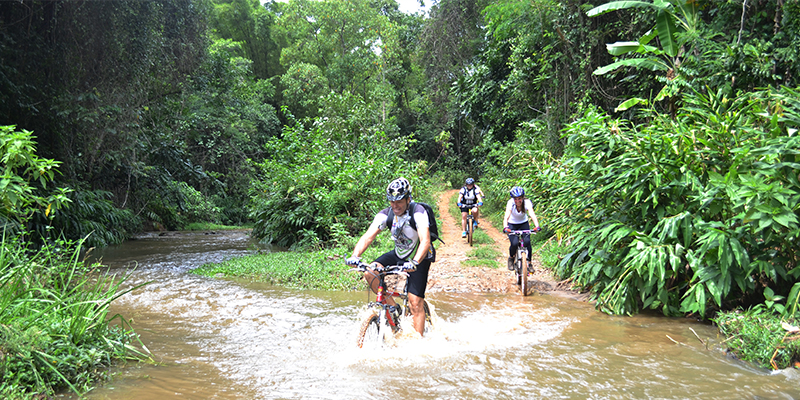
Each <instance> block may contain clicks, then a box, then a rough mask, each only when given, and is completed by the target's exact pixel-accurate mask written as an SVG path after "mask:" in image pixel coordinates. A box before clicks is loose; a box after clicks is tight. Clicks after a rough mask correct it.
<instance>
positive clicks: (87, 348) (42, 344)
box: [0, 237, 147, 399]
mask: <svg viewBox="0 0 800 400" xmlns="http://www.w3.org/2000/svg"><path fill="white" fill-rule="evenodd" d="M81 244H82V241H81V242H78V243H72V242H66V241H58V242H56V243H53V244H46V245H44V246H43V247H41V248H39V249H37V250H31V249H29V248H28V246H27V244H26V243H24V242H22V241H21V240H20V239H16V238H6V237H4V238H3V240H2V246H0V377H2V379H1V380H0V397H3V398H15V399H25V398H41V397H42V396H52V395H53V394H55V393H56V392H57V391H60V390H63V389H69V390H71V391H73V392H75V393H77V394H81V393H85V392H86V391H88V390H90V389H91V388H92V386H93V384H94V383H95V382H96V381H98V380H99V379H102V378H104V376H105V373H106V372H105V371H106V367H108V366H109V365H111V364H112V363H113V362H114V361H115V360H122V359H131V358H132V359H145V358H147V355H146V354H145V353H146V352H147V350H146V349H145V348H144V347H143V346H141V348H142V349H143V350H140V349H137V348H136V347H134V346H133V344H132V342H133V341H134V340H136V336H135V334H134V332H133V330H132V329H131V328H130V325H129V324H128V322H127V321H126V320H125V319H124V318H123V317H122V316H120V315H113V316H109V306H110V304H111V302H112V301H114V300H115V299H117V298H118V297H119V296H121V295H123V294H125V293H127V292H129V291H130V290H133V289H134V288H131V289H127V290H121V289H120V285H121V284H122V283H123V282H124V281H125V277H117V276H115V275H108V274H105V273H103V271H101V267H102V266H101V265H99V264H92V265H87V264H85V263H84V262H83V260H82V259H81V255H82V246H81ZM112 321H116V322H115V324H114V325H111V324H110V323H111V322H112Z"/></svg>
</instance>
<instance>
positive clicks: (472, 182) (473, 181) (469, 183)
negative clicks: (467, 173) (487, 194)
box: [465, 178, 475, 185]
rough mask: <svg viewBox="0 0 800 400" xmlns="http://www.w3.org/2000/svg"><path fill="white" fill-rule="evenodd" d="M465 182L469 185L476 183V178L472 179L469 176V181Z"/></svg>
mask: <svg viewBox="0 0 800 400" xmlns="http://www.w3.org/2000/svg"><path fill="white" fill-rule="evenodd" d="M465 183H466V184H467V185H474V184H475V179H472V178H467V181H466V182H465Z"/></svg>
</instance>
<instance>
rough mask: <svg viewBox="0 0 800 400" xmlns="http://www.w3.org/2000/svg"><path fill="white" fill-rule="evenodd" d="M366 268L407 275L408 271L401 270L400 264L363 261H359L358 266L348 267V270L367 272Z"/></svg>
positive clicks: (388, 273) (387, 273)
mask: <svg viewBox="0 0 800 400" xmlns="http://www.w3.org/2000/svg"><path fill="white" fill-rule="evenodd" d="M368 269H371V270H373V271H375V272H378V273H380V274H382V275H403V276H406V277H407V276H408V272H406V271H403V266H402V265H387V266H379V265H377V264H374V265H373V264H367V263H365V262H359V263H358V266H356V267H353V268H350V272H367V270H368Z"/></svg>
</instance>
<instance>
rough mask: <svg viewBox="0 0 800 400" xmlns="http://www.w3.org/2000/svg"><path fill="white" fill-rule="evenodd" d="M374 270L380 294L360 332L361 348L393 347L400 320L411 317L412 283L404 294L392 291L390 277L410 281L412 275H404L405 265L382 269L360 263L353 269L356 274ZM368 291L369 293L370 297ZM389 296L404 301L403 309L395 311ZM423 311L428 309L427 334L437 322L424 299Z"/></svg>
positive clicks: (368, 311) (358, 339) (359, 344)
mask: <svg viewBox="0 0 800 400" xmlns="http://www.w3.org/2000/svg"><path fill="white" fill-rule="evenodd" d="M370 269H371V270H372V271H373V272H374V273H375V274H376V278H377V279H379V281H378V293H377V295H376V296H375V301H371V302H368V303H367V311H366V313H365V316H364V317H363V319H362V320H361V325H360V327H359V331H358V338H357V344H358V347H359V348H362V347H363V346H364V344H365V343H369V344H384V343H387V344H389V343H391V342H392V341H393V340H394V336H395V334H397V333H399V332H400V330H401V328H400V317H401V316H409V315H411V311H410V309H409V307H408V281H407V280H406V282H405V283H404V284H403V290H402V291H401V292H397V291H393V290H389V289H387V287H386V277H387V276H388V275H400V276H404V277H406V278H407V277H408V273H407V272H404V271H403V266H402V265H390V266H386V267H379V266H378V265H377V264H374V263H373V264H366V263H363V262H362V263H359V264H358V266H357V267H353V268H351V269H350V271H352V272H360V273H364V272H367V271H368V270H370ZM369 290H370V289H369V288H367V293H369ZM387 296H394V297H399V298H400V299H402V300H403V305H402V306H401V305H400V304H398V305H397V307H399V309H395V310H392V309H391V308H392V307H391V306H390V305H389V304H388V303H387V302H386V298H387ZM423 308H424V309H425V330H424V332H425V333H427V332H429V331H430V330H431V329H433V320H432V319H431V310H430V306H429V305H428V301H427V300H424V299H423Z"/></svg>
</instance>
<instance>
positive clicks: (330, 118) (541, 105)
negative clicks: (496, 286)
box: [0, 0, 800, 319]
mask: <svg viewBox="0 0 800 400" xmlns="http://www.w3.org/2000/svg"><path fill="white" fill-rule="evenodd" d="M428 5H429V6H430V8H429V12H428V13H427V14H425V15H422V14H414V15H408V14H405V13H402V12H400V11H398V5H397V3H396V1H394V0H320V1H316V0H288V1H286V2H265V3H263V4H262V3H261V2H259V1H258V0H170V1H166V0H148V1H140V0H130V1H126V0H119V1H113V2H103V1H81V0H78V1H75V0H72V1H59V0H21V1H15V2H0V59H2V62H1V63H0V125H3V126H6V128H4V131H3V135H6V134H7V133H10V132H21V131H23V130H24V131H27V132H33V135H34V137H35V139H34V140H35V141H36V143H37V144H38V152H39V156H41V157H42V158H44V159H52V160H56V162H59V163H60V166H59V171H60V174H58V175H56V176H55V179H56V185H57V186H58V187H63V188H68V189H65V191H64V193H63V194H62V195H63V196H66V197H67V198H68V199H69V201H63V202H62V203H63V204H64V207H61V208H58V209H56V210H55V212H53V211H54V209H53V207H51V206H50V203H49V202H42V203H37V204H33V205H31V210H32V211H31V212H32V214H33V215H31V217H30V218H28V219H26V220H25V225H26V226H25V227H24V228H26V231H27V232H38V233H39V235H38V237H44V238H48V237H55V236H57V235H58V234H63V235H66V237H69V238H79V237H84V236H86V235H89V234H90V233H91V235H90V236H89V239H88V240H89V241H90V243H91V244H93V245H104V244H108V243H114V242H118V241H120V240H123V239H124V238H126V237H128V236H129V235H130V234H131V233H133V232H137V231H139V230H141V229H152V228H155V229H180V228H183V227H185V226H187V224H190V223H193V222H212V223H222V224H232V225H240V224H253V226H254V231H253V232H254V234H255V235H257V236H258V237H260V238H262V239H264V240H265V241H271V242H273V243H276V244H280V245H282V246H293V247H295V248H298V247H301V248H321V247H326V246H330V245H335V244H340V243H342V242H343V241H344V238H346V237H350V236H356V235H359V234H360V233H361V232H362V231H363V230H364V229H365V227H366V225H367V223H368V222H369V219H370V216H371V214H372V213H374V212H375V211H377V210H378V209H379V208H380V207H383V206H384V201H383V197H382V196H381V191H382V189H383V188H384V187H385V185H386V183H387V182H388V181H389V180H391V179H392V178H394V177H396V176H399V175H403V176H406V177H408V178H409V179H410V180H411V181H412V183H413V184H414V186H415V189H416V190H417V196H418V197H419V198H422V199H423V200H425V195H426V193H428V192H429V190H430V188H431V186H432V185H434V183H433V182H436V181H437V180H444V181H447V182H449V183H450V185H452V186H454V187H457V186H460V184H461V182H463V180H464V178H465V177H467V176H472V177H475V178H478V179H479V182H480V183H481V186H482V187H483V188H484V189H485V190H487V192H488V195H489V196H488V200H487V202H486V203H487V204H486V206H485V208H486V209H487V211H488V212H492V211H493V212H499V210H501V209H502V207H503V205H504V203H505V201H506V199H507V190H508V188H509V187H511V186H513V185H522V186H524V187H525V188H526V190H527V191H528V193H529V194H530V197H532V198H533V199H534V202H535V204H536V206H537V213H539V214H540V220H541V221H543V222H544V224H545V226H546V228H547V229H546V231H547V232H549V233H550V234H551V235H556V238H557V239H558V240H559V241H561V242H562V243H566V244H568V246H567V247H568V248H570V249H571V250H570V251H569V252H568V253H567V254H565V255H564V257H563V259H562V261H561V262H560V263H559V264H558V265H557V266H556V268H555V270H556V272H557V273H558V274H559V275H560V277H562V278H569V279H572V280H573V281H574V282H576V283H578V284H579V285H581V286H582V287H584V288H585V289H587V290H590V291H591V292H592V293H593V296H594V299H595V300H597V304H598V307H600V308H601V309H603V310H605V311H607V312H611V313H620V314H626V313H635V312H637V311H639V310H641V309H655V310H659V311H661V312H663V313H664V314H667V315H681V314H692V315H698V316H701V317H706V318H708V317H713V316H714V315H715V314H716V312H717V311H720V310H730V309H733V308H736V307H740V306H743V307H749V306H752V305H756V304H767V303H765V301H766V302H772V303H769V304H771V307H770V310H771V311H774V312H776V313H778V315H781V316H783V317H785V318H790V319H791V318H797V317H798V313H797V304H798V299H799V297H798V296H800V284H798V280H799V279H798V275H799V274H800V269H798V268H797V261H798V259H797V256H796V254H795V251H794V248H796V247H797V240H798V232H800V231H798V212H799V211H798V208H799V207H800V206H799V205H798V202H800V188H798V186H799V185H798V175H797V166H798V164H797V162H798V160H797V159H796V158H797V154H798V153H797V152H798V142H797V129H798V126H800V117H798V115H799V114H798V112H799V108H798V107H799V105H800V94H799V93H798V91H797V87H798V79H800V2H798V1H797V0H754V1H738V0H737V1H719V0H700V1H694V0H692V1H682V0H652V1H650V0H646V1H612V2H607V3H602V2H597V3H590V2H586V1H582V0H577V1H573V0H569V1H562V2H555V1H549V0H534V1H531V0H494V1H488V0H477V1H475V0H440V1H435V2H433V3H432V4H428ZM12 127H13V128H12ZM4 140H14V139H13V138H12V139H4ZM4 179H6V178H4ZM29 184H30V188H29V189H26V190H32V191H41V190H43V189H44V188H43V186H42V185H41V184H37V183H36V182H29ZM6 207H9V205H6ZM8 215H10V214H9V212H8V211H6V213H5V214H3V216H4V218H5V219H6V221H7V223H9V224H12V225H13V224H14V223H15V222H14V221H12V220H11V218H9V217H8ZM16 223H17V225H19V222H16ZM32 240H40V239H34V238H32Z"/></svg>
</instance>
